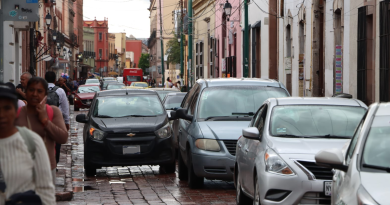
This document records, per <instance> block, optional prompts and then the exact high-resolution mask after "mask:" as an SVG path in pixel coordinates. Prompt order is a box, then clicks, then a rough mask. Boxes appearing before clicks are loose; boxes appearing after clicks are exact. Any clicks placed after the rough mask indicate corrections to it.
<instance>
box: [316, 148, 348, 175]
mask: <svg viewBox="0 0 390 205" xmlns="http://www.w3.org/2000/svg"><path fill="white" fill-rule="evenodd" d="M315 160H316V164H318V165H320V166H324V167H330V168H333V169H338V170H342V171H344V172H347V171H348V166H346V165H344V155H343V153H342V152H341V150H340V149H335V148H334V149H328V150H321V151H319V152H318V153H317V154H316V156H315Z"/></svg>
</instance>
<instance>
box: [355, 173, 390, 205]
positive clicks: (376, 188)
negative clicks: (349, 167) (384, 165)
mask: <svg viewBox="0 0 390 205" xmlns="http://www.w3.org/2000/svg"><path fill="white" fill-rule="evenodd" d="M360 179H361V183H362V185H363V187H364V188H365V189H366V190H367V192H368V193H369V194H370V195H371V197H372V198H373V199H374V200H375V201H376V202H378V204H387V203H389V194H390V190H389V183H390V173H378V172H375V173H374V172H360Z"/></svg>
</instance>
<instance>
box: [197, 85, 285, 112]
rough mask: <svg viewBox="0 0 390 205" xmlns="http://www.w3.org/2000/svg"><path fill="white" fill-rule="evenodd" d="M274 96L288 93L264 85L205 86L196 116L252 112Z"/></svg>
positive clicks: (282, 95) (283, 95)
mask: <svg viewBox="0 0 390 205" xmlns="http://www.w3.org/2000/svg"><path fill="white" fill-rule="evenodd" d="M276 97H288V93H287V92H286V91H285V90H283V89H282V88H276V87H265V86H261V87H260V86H234V87H233V86H227V87H214V88H206V89H204V90H203V92H202V96H201V98H200V103H199V108H198V109H199V111H198V118H201V119H206V118H209V117H218V116H236V115H237V113H243V115H245V113H248V114H249V113H254V112H256V110H257V109H259V107H260V106H261V105H262V104H263V102H264V101H265V100H266V99H268V98H276Z"/></svg>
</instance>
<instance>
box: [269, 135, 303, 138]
mask: <svg viewBox="0 0 390 205" xmlns="http://www.w3.org/2000/svg"><path fill="white" fill-rule="evenodd" d="M273 136H274V137H291V138H308V137H305V136H299V135H292V134H282V135H273Z"/></svg>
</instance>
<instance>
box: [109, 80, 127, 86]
mask: <svg viewBox="0 0 390 205" xmlns="http://www.w3.org/2000/svg"><path fill="white" fill-rule="evenodd" d="M108 84H109V85H112V84H120V85H124V84H123V83H121V82H118V81H112V82H109V83H108Z"/></svg>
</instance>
